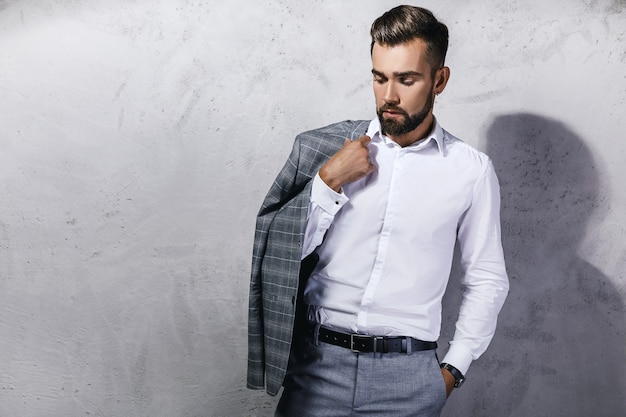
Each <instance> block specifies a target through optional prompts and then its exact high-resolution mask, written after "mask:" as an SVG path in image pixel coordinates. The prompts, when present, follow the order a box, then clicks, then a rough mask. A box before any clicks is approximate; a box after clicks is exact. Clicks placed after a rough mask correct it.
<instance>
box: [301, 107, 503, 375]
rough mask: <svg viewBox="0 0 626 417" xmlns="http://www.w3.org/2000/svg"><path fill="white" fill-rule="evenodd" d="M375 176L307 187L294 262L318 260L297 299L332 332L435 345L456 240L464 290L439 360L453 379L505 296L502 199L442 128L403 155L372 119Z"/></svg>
mask: <svg viewBox="0 0 626 417" xmlns="http://www.w3.org/2000/svg"><path fill="white" fill-rule="evenodd" d="M367 135H368V136H370V137H371V138H372V140H371V142H370V144H369V145H368V148H369V150H370V157H371V159H372V163H373V164H374V165H376V166H377V170H376V171H375V172H374V173H372V174H370V175H368V176H367V177H364V178H362V179H360V180H358V181H356V182H353V183H350V184H345V185H344V186H343V187H342V190H341V193H336V192H335V191H333V190H332V189H331V188H329V187H328V186H327V185H326V184H325V183H324V182H323V181H322V179H321V178H320V176H319V173H318V174H317V176H316V177H315V178H314V180H313V186H312V192H311V201H310V205H309V212H308V218H307V226H306V231H305V239H304V244H303V253H302V256H303V258H304V257H305V256H307V255H308V254H310V253H311V252H313V251H314V250H316V248H317V253H318V255H319V257H320V260H319V262H318V264H317V266H316V268H315V270H314V271H313V273H312V274H311V277H310V278H309V280H308V282H307V285H306V288H305V293H304V301H305V303H307V304H308V305H309V306H310V307H309V319H312V320H314V321H316V322H318V323H320V324H323V325H325V326H328V327H332V328H335V329H338V330H342V331H347V332H355V333H361V334H369V335H375V336H411V337H414V338H417V339H421V340H426V341H436V340H437V339H438V338H439V333H440V330H441V300H442V298H443V295H444V292H445V289H446V285H447V283H448V278H449V275H450V269H451V263H452V256H453V250H454V245H455V242H456V240H457V238H458V241H459V247H460V249H461V262H462V267H463V269H464V277H463V284H464V285H465V287H466V291H465V293H464V296H463V302H462V304H461V307H460V314H459V318H458V321H457V323H456V332H455V335H454V338H453V340H452V341H451V342H450V348H449V350H448V353H447V354H446V356H445V358H444V360H443V362H447V363H450V364H451V365H453V366H455V367H456V368H458V369H459V370H460V371H461V372H462V373H465V372H467V369H468V368H469V366H470V364H471V362H472V360H474V359H476V358H478V356H480V355H481V354H482V353H483V352H484V351H485V349H486V348H487V345H488V344H489V342H490V341H491V338H492V337H493V334H494V331H495V327H496V319H497V315H498V313H499V311H500V308H501V307H502V304H503V302H504V299H505V298H506V295H507V292H508V278H507V274H506V270H505V266H504V256H503V253H502V245H501V241H500V192H499V185H498V180H497V177H496V174H495V171H494V169H493V165H492V163H491V160H490V159H489V158H488V157H487V156H486V155H485V154H483V153H481V152H479V151H477V150H476V149H474V148H472V147H471V146H469V145H468V144H466V143H464V142H462V141H461V140H459V139H457V138H456V137H454V136H452V135H451V134H450V133H448V132H446V131H445V130H443V129H442V128H441V127H440V126H439V124H438V122H437V121H436V120H435V123H434V127H433V130H432V132H431V133H430V135H429V136H428V137H427V138H425V139H423V140H420V141H418V142H416V143H414V144H412V145H410V146H407V147H404V148H402V147H400V146H399V145H398V144H397V143H395V142H394V141H393V140H391V139H389V138H387V137H386V136H384V135H382V134H381V132H380V123H379V121H378V119H374V120H372V121H371V122H370V125H369V129H368V131H367Z"/></svg>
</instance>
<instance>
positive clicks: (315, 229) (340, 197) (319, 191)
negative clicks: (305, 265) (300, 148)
mask: <svg viewBox="0 0 626 417" xmlns="http://www.w3.org/2000/svg"><path fill="white" fill-rule="evenodd" d="M347 202H348V197H346V195H345V194H344V193H343V190H342V191H341V192H340V193H337V192H335V191H334V190H333V189H332V188H330V187H329V186H328V185H326V183H325V182H324V180H322V178H321V177H320V174H319V173H317V174H316V175H315V178H313V185H312V187H311V199H310V202H309V210H308V214H307V219H306V228H305V231H304V241H303V244H302V259H304V258H306V257H307V256H308V255H309V254H311V252H313V251H314V250H315V248H317V247H318V246H319V245H320V244H321V243H322V241H323V240H324V235H325V234H326V231H327V230H328V228H329V227H330V225H331V224H332V222H333V220H334V218H335V215H336V214H337V213H338V212H339V210H341V208H342V207H343V206H344V205H345V204H346V203H347Z"/></svg>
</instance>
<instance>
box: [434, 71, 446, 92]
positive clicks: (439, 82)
mask: <svg viewBox="0 0 626 417" xmlns="http://www.w3.org/2000/svg"><path fill="white" fill-rule="evenodd" d="M449 79H450V68H448V67H441V68H439V69H438V70H437V72H436V73H435V86H434V88H433V90H434V91H435V94H441V93H442V92H443V90H445V88H446V85H447V84H448V80H449Z"/></svg>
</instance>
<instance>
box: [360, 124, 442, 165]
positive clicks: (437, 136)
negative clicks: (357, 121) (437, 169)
mask: <svg viewBox="0 0 626 417" xmlns="http://www.w3.org/2000/svg"><path fill="white" fill-rule="evenodd" d="M366 135H367V136H369V137H370V138H372V140H373V141H375V140H378V141H382V142H384V143H395V142H394V141H393V140H391V139H390V138H388V137H387V136H385V135H383V134H382V132H381V131H380V121H379V120H378V118H374V119H372V121H371V122H370V124H369V127H368V129H367V133H366ZM433 142H434V143H435V145H436V146H437V149H439V153H440V154H441V155H442V156H443V154H444V131H443V128H442V127H441V125H439V121H438V120H437V118H436V117H434V116H433V128H432V130H431V131H430V133H429V134H428V136H426V137H425V138H424V139H420V140H418V141H417V142H415V143H413V144H411V145H409V146H407V147H406V148H405V149H408V150H420V149H423V148H425V147H426V146H429V145H430V144H432V143H433Z"/></svg>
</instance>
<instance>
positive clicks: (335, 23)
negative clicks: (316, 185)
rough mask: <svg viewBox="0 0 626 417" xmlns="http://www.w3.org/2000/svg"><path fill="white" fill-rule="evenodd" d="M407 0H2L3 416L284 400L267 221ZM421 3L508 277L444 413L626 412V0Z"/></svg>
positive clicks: (358, 111)
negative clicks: (272, 323)
mask: <svg viewBox="0 0 626 417" xmlns="http://www.w3.org/2000/svg"><path fill="white" fill-rule="evenodd" d="M396 4H397V3H396V2H391V1H356V0H350V1H331V0H317V1H308V2H296V1H293V2H287V1H277V0H276V1H268V2H256V1H255V2H253V1H244V0H234V1H233V0H229V1H220V2H217V1H205V2H202V1H196V2H191V1H184V0H157V1H148V0H145V1H142V0H135V1H122V0H111V1H107V2H103V1H97V0H82V1H78V0H50V1H34V0H33V1H29V0H20V1H17V0H15V1H11V0H4V1H0V192H1V196H2V197H1V200H0V201H1V203H0V416H2V417H14V416H20V417H39V416H64V417H70V416H72V417H73V416H86V415H90V416H120V417H128V416H133V417H137V416H151V417H155V416H162V417H173V416H198V417H199V416H265V415H271V413H272V407H273V405H274V402H275V399H274V398H271V397H268V396H265V395H264V394H263V393H262V392H253V391H249V390H246V389H245V388H244V385H245V384H244V380H245V365H246V303H247V291H248V271H249V258H250V253H251V245H252V235H253V224H254V216H255V213H256V211H257V209H258V206H259V204H260V202H261V199H262V197H263V195H264V194H265V192H266V190H267V188H268V187H269V185H270V183H271V181H272V180H273V177H274V175H275V174H276V173H277V171H278V169H279V168H280V166H281V165H282V163H283V161H284V158H285V157H286V155H287V153H288V152H289V149H290V146H291V143H292V140H293V138H294V136H295V134H296V133H298V132H300V131H303V130H306V129H310V128H314V127H319V126H322V125H325V124H329V123H332V122H335V121H339V120H343V119H347V118H371V117H373V115H374V112H373V105H374V103H373V99H372V93H371V86H370V83H371V82H370V75H369V69H370V62H369V50H368V47H369V37H368V30H369V25H370V24H371V22H372V20H373V19H374V18H375V17H377V16H378V15H380V14H381V13H382V12H383V11H385V10H387V9H389V8H391V7H392V6H394V5H396ZM422 4H423V5H424V6H426V7H429V8H431V9H432V10H433V11H434V12H435V13H436V14H437V15H438V16H439V17H440V18H441V19H442V20H443V21H445V22H446V23H447V24H448V25H449V27H450V30H451V42H450V53H449V59H448V63H449V65H450V67H451V68H452V79H451V82H450V83H449V85H448V88H447V90H446V91H445V93H444V94H443V95H441V96H440V97H439V98H438V102H437V104H436V113H437V115H438V117H439V118H440V120H441V122H442V123H443V125H444V126H445V127H446V128H447V129H448V130H450V131H451V132H452V133H454V134H456V135H458V136H460V137H462V138H464V139H465V140H466V141H468V142H469V143H472V144H474V145H475V146H477V147H478V148H480V149H483V150H485V151H487V152H488V153H489V154H490V155H491V156H492V157H493V159H494V162H495V166H496V169H497V171H498V174H499V176H500V179H501V183H502V191H503V229H504V245H505V249H506V255H507V260H508V269H509V272H510V276H511V294H510V297H509V300H508V303H507V304H506V306H505V308H504V311H503V313H502V315H501V320H500V326H499V330H498V332H497V335H496V337H495V339H494V341H493V343H492V346H491V347H490V349H489V350H488V352H487V353H486V354H485V355H484V356H483V357H482V358H481V359H479V360H478V361H477V362H476V363H475V364H474V366H473V367H472V369H471V370H470V372H469V374H468V382H467V384H466V385H465V387H463V389H461V390H459V391H457V392H455V393H454V395H453V396H452V397H451V399H450V400H449V403H448V405H447V407H446V411H445V415H446V416H487V417H489V416H498V417H505V416H516V417H528V416H570V417H577V416H580V417H583V416H584V417H588V416H594V417H597V416H622V415H626V399H625V393H626V368H625V365H624V363H625V359H626V351H625V346H626V344H625V343H624V342H625V340H626V333H625V330H626V329H625V326H626V320H625V309H624V303H625V300H626V280H625V278H624V269H625V268H626V243H625V242H626V220H625V218H624V208H625V207H626V188H625V187H624V185H623V182H622V177H623V175H624V174H626V169H625V168H624V161H625V160H626V141H625V140H624V139H626V138H625V137H624V136H625V134H624V132H625V131H626V126H625V122H626V115H625V113H624V108H625V102H624V101H625V99H626V77H625V75H624V74H625V72H624V68H625V61H626V34H625V30H626V11H625V6H626V3H625V2H624V0H594V1H590V0H564V1H559V2H546V1H543V0H532V1H521V0H517V1H507V2H501V1H497V0H480V1H471V2H470V1H455V2H439V1H434V0H428V1H426V0H425V1H424V2H423V3H422ZM456 274H457V273H456V272H455V276H456ZM459 297H460V290H459V289H458V286H457V285H456V284H455V283H454V282H453V283H452V284H451V285H450V291H449V294H448V295H447V296H446V309H445V316H446V319H447V320H446V321H447V324H446V326H445V327H444V330H443V336H442V340H441V345H443V346H444V347H445V341H446V340H447V338H448V337H449V336H450V334H451V331H452V330H451V324H450V323H451V322H452V321H453V320H454V315H455V311H456V306H455V305H454V304H455V303H456V302H458V299H459Z"/></svg>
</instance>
